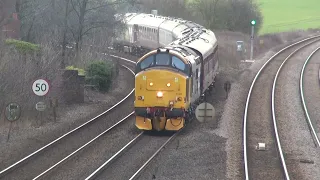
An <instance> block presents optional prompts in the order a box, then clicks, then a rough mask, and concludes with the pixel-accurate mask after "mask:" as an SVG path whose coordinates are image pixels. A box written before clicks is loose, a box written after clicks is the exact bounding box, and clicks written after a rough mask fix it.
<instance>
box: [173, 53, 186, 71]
mask: <svg viewBox="0 0 320 180" xmlns="http://www.w3.org/2000/svg"><path fill="white" fill-rule="evenodd" d="M172 67H174V68H177V69H180V70H182V71H184V70H185V68H186V65H185V64H184V62H183V61H182V60H181V59H179V58H178V57H176V56H172Z"/></svg>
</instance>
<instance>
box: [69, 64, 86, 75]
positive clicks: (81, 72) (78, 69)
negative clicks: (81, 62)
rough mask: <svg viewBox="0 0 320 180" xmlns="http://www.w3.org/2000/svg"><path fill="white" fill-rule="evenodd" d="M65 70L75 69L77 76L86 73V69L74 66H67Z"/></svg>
mask: <svg viewBox="0 0 320 180" xmlns="http://www.w3.org/2000/svg"><path fill="white" fill-rule="evenodd" d="M66 70H77V71H78V75H79V76H85V75H86V71H85V70H84V69H80V68H76V67H73V66H67V67H66Z"/></svg>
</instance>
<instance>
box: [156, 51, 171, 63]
mask: <svg viewBox="0 0 320 180" xmlns="http://www.w3.org/2000/svg"><path fill="white" fill-rule="evenodd" d="M169 64H170V55H169V54H162V53H160V54H157V55H156V65H169Z"/></svg>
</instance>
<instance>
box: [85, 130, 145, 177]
mask: <svg viewBox="0 0 320 180" xmlns="http://www.w3.org/2000/svg"><path fill="white" fill-rule="evenodd" d="M143 133H144V132H141V133H140V134H139V135H138V136H136V137H135V138H133V139H132V140H131V141H130V142H129V143H128V144H126V145H125V146H124V147H122V148H121V149H120V150H119V151H118V152H117V153H115V154H114V155H113V156H112V157H111V158H109V159H108V160H107V161H106V162H105V163H103V164H102V165H101V166H100V167H99V168H98V169H96V170H95V171H94V172H93V173H91V174H90V175H89V176H88V177H87V178H86V179H85V180H89V179H92V178H94V177H95V176H96V175H97V174H98V173H99V172H100V171H101V170H102V169H103V168H104V167H106V166H107V165H109V164H110V163H111V162H112V161H113V160H114V159H115V158H117V157H119V156H120V155H121V154H122V153H123V152H124V150H126V149H127V148H128V147H130V146H131V145H132V144H133V143H134V142H136V141H137V140H138V139H139V138H140V137H141V135H142V134H143Z"/></svg>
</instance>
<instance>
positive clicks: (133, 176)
mask: <svg viewBox="0 0 320 180" xmlns="http://www.w3.org/2000/svg"><path fill="white" fill-rule="evenodd" d="M180 132H181V130H179V131H177V132H176V133H174V134H173V135H172V136H171V137H170V138H169V139H168V140H167V141H166V142H165V143H164V144H163V145H162V146H161V147H160V148H159V149H158V150H157V151H156V152H155V153H154V154H153V155H152V156H151V157H150V158H149V159H148V160H147V161H146V162H145V163H144V164H143V165H142V166H141V167H140V168H139V169H138V170H137V171H136V172H135V173H134V174H133V175H132V176H131V177H130V179H129V180H133V179H136V178H137V177H138V175H139V174H140V173H141V172H142V170H143V169H144V168H146V166H147V165H148V164H149V163H150V162H151V160H153V159H154V157H155V156H156V155H157V154H158V153H159V152H160V151H161V150H162V149H163V148H164V147H165V146H166V145H167V144H168V143H169V142H171V141H172V140H173V138H175V137H176V136H177V135H178V133H180Z"/></svg>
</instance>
